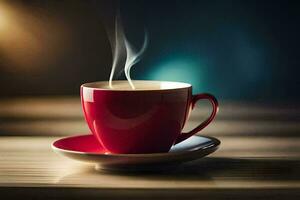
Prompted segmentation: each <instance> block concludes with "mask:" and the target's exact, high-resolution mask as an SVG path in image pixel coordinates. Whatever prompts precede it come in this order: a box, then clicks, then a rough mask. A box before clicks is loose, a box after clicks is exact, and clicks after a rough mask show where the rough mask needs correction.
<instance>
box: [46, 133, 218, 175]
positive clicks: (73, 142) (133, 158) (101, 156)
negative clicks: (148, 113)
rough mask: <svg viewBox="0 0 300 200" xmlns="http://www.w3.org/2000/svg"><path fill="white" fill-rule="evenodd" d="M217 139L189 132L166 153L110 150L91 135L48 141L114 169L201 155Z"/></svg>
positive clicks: (74, 156)
mask: <svg viewBox="0 0 300 200" xmlns="http://www.w3.org/2000/svg"><path fill="white" fill-rule="evenodd" d="M219 145H220V141H219V140H218V139H216V138H213V137H204V136H192V137H191V138H189V139H187V140H185V141H183V142H181V143H179V144H177V145H175V146H173V147H172V148H171V150H170V151H169V152H167V153H153V154H110V153H108V152H106V151H105V150H104V148H103V147H102V146H101V145H100V143H99V142H98V141H97V140H96V138H95V137H94V136H93V135H91V134H88V135H79V136H72V137H66V138H62V139H59V140H57V141H55V142H53V144H52V148H53V150H54V151H56V152H58V153H60V154H62V155H64V156H67V157H69V158H71V159H75V160H79V161H83V162H89V163H95V164H97V166H98V168H104V169H116V168H122V169H125V168H131V167H132V166H134V167H138V166H145V165H147V166H153V165H165V164H180V163H183V162H188V161H192V160H195V159H199V158H202V157H204V156H206V155H208V154H211V153H212V152H214V151H216V150H217V149H218V147H219Z"/></svg>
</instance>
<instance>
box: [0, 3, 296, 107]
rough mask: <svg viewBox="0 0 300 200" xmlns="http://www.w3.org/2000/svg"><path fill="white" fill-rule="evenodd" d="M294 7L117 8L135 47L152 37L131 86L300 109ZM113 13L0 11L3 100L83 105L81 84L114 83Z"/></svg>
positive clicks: (34, 6) (67, 7)
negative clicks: (186, 88) (175, 84)
mask: <svg viewBox="0 0 300 200" xmlns="http://www.w3.org/2000/svg"><path fill="white" fill-rule="evenodd" d="M297 2H298V1H286V0H285V1H284V0H282V1H254V0H253V1H237V0H234V1H233V0H226V1H224V0H218V1H213V0H207V1H199V0H197V1H196V0H195V1H191V0H181V1H176V0H173V1H130V0H127V1H121V3H120V5H119V8H120V10H121V16H122V20H123V26H124V29H125V31H126V35H127V36H128V39H129V41H130V42H132V43H133V44H134V45H135V46H137V47H138V46H139V45H141V41H142V39H143V34H144V29H146V30H147V31H148V35H149V45H148V48H147V50H146V52H145V54H144V56H143V58H142V60H141V61H140V62H139V63H138V64H136V65H135V66H134V67H133V68H132V73H131V76H132V78H133V79H157V80H177V81H184V82H189V83H192V84H193V86H194V92H210V93H213V94H215V95H216V96H217V97H218V98H219V99H224V100H244V101H253V100H255V101H274V102H276V101H280V102H283V101H298V100H299V99H300V94H299V77H298V76H299V75H298V74H299V72H300V69H299V64H300V55H299V42H300V39H299V33H300V31H299V24H300V14H299V13H300V12H299V9H300V6H299V3H297ZM112 4H113V3H112ZM106 6H108V7H106ZM113 11H114V10H113V9H111V7H110V5H107V3H106V4H104V3H103V1H84V0H82V1H79V0H75V1H71V0H69V1H67V0H64V1H56V0H44V1H41V0H30V1H29V0H28V1H25V0H24V1H1V2H0V91H1V93H0V95H1V97H2V98H5V97H6V98H7V97H10V96H40V95H47V96H48V95H78V94H79V86H80V85H81V84H82V83H84V82H91V81H97V80H108V78H109V73H110V69H111V63H112V53H111V47H110V44H109V40H108V36H107V32H108V33H109V32H110V31H111V28H112V27H113V18H112V17H111V16H114V12H113Z"/></svg>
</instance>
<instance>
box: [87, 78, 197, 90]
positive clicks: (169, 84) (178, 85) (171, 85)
mask: <svg viewBox="0 0 300 200" xmlns="http://www.w3.org/2000/svg"><path fill="white" fill-rule="evenodd" d="M113 82H119V83H121V82H122V83H123V82H124V83H128V81H127V80H115V81H113ZM134 82H147V83H164V84H165V87H166V88H159V89H134V90H133V89H111V88H101V87H95V86H93V85H95V84H104V83H108V81H94V82H88V83H84V84H82V85H81V87H82V88H89V89H93V90H99V91H119V92H120V91H122V92H136V91H169V90H179V89H187V88H190V87H192V85H191V84H189V83H184V82H177V81H159V80H133V83H134Z"/></svg>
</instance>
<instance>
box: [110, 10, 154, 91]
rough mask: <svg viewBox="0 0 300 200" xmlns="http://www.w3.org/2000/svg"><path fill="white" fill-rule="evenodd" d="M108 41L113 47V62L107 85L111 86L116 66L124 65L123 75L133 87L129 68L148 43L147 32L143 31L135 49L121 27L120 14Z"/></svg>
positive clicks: (138, 58)
mask: <svg viewBox="0 0 300 200" xmlns="http://www.w3.org/2000/svg"><path fill="white" fill-rule="evenodd" d="M110 42H111V45H112V49H113V63H112V68H111V72H110V76H109V87H110V88H113V85H112V81H113V78H114V75H115V72H116V70H117V68H119V67H121V66H124V67H123V69H124V73H125V77H126V79H127V81H128V83H129V85H130V86H131V88H132V89H135V87H134V85H133V83H132V80H131V77H130V70H131V68H132V66H133V65H134V64H136V63H137V62H139V61H140V59H141V56H142V55H143V53H144V52H145V50H146V47H147V45H148V35H147V33H146V32H145V37H144V42H143V45H142V47H141V49H140V50H139V51H137V50H136V49H135V48H134V47H133V46H132V45H131V44H130V42H129V41H128V40H127V38H126V36H125V33H124V30H123V27H122V23H121V20H120V16H119V15H117V16H116V20H115V38H111V41H110ZM124 60H125V64H124Z"/></svg>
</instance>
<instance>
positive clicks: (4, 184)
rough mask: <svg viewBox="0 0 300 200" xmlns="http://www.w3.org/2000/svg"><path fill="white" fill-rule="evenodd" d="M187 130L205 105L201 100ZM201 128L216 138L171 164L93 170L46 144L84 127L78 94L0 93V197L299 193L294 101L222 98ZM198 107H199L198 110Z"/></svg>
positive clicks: (298, 113)
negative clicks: (216, 145)
mask: <svg viewBox="0 0 300 200" xmlns="http://www.w3.org/2000/svg"><path fill="white" fill-rule="evenodd" d="M200 107H201V113H200V112H199V109H197V110H196V111H195V112H194V113H193V115H192V116H191V118H190V123H189V124H188V125H187V127H186V129H189V128H191V127H193V126H194V125H195V124H197V121H198V120H200V119H202V118H203V117H204V116H205V114H206V112H209V109H208V106H207V105H206V104H204V105H202V104H201V105H200ZM220 107H221V109H220V112H219V115H218V118H217V120H216V121H215V122H214V123H213V124H212V125H211V126H210V127H208V128H207V129H205V130H204V131H203V132H202V133H201V134H204V135H210V136H214V137H217V138H219V139H220V140H221V142H222V144H221V147H220V149H219V150H218V151H217V152H216V153H214V154H212V155H211V156H209V157H207V158H204V159H200V160H197V161H194V162H190V163H187V164H185V165H181V166H179V167H178V168H176V169H174V170H171V171H160V172H152V173H112V172H105V171H101V172H97V171H95V170H94V168H93V166H92V165H88V164H83V163H79V162H76V161H73V160H69V159H66V158H64V157H62V156H60V155H57V154H56V153H54V152H52V150H51V147H50V145H51V143H52V142H53V141H54V140H56V139H57V138H59V137H62V136H65V135H71V134H78V133H87V132H88V129H87V127H86V125H85V123H84V120H83V117H82V114H81V108H80V102H79V100H78V98H70V97H59V98H35V99H28V98H27V99H20V98H19V99H9V100H8V99H7V100H5V99H2V100H0V194H1V197H6V199H8V198H17V197H21V198H24V197H28V198H31V199H34V198H43V199H60V198H61V199H66V198H72V199H83V198H84V199H87V198H89V199H101V198H105V199H116V198H126V199H128V198H131V199H160V198H162V199H179V198H181V199H203V198H210V199H241V198H245V199H254V198H255V199H271V198H272V199H287V198H295V199H300V124H299V119H300V118H299V117H300V110H299V106H295V105H293V104H285V105H283V104H280V105H279V104H277V105H276V104H273V105H266V104H249V103H248V104H246V103H230V102H221V105H220ZM202 112H203V113H202Z"/></svg>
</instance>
